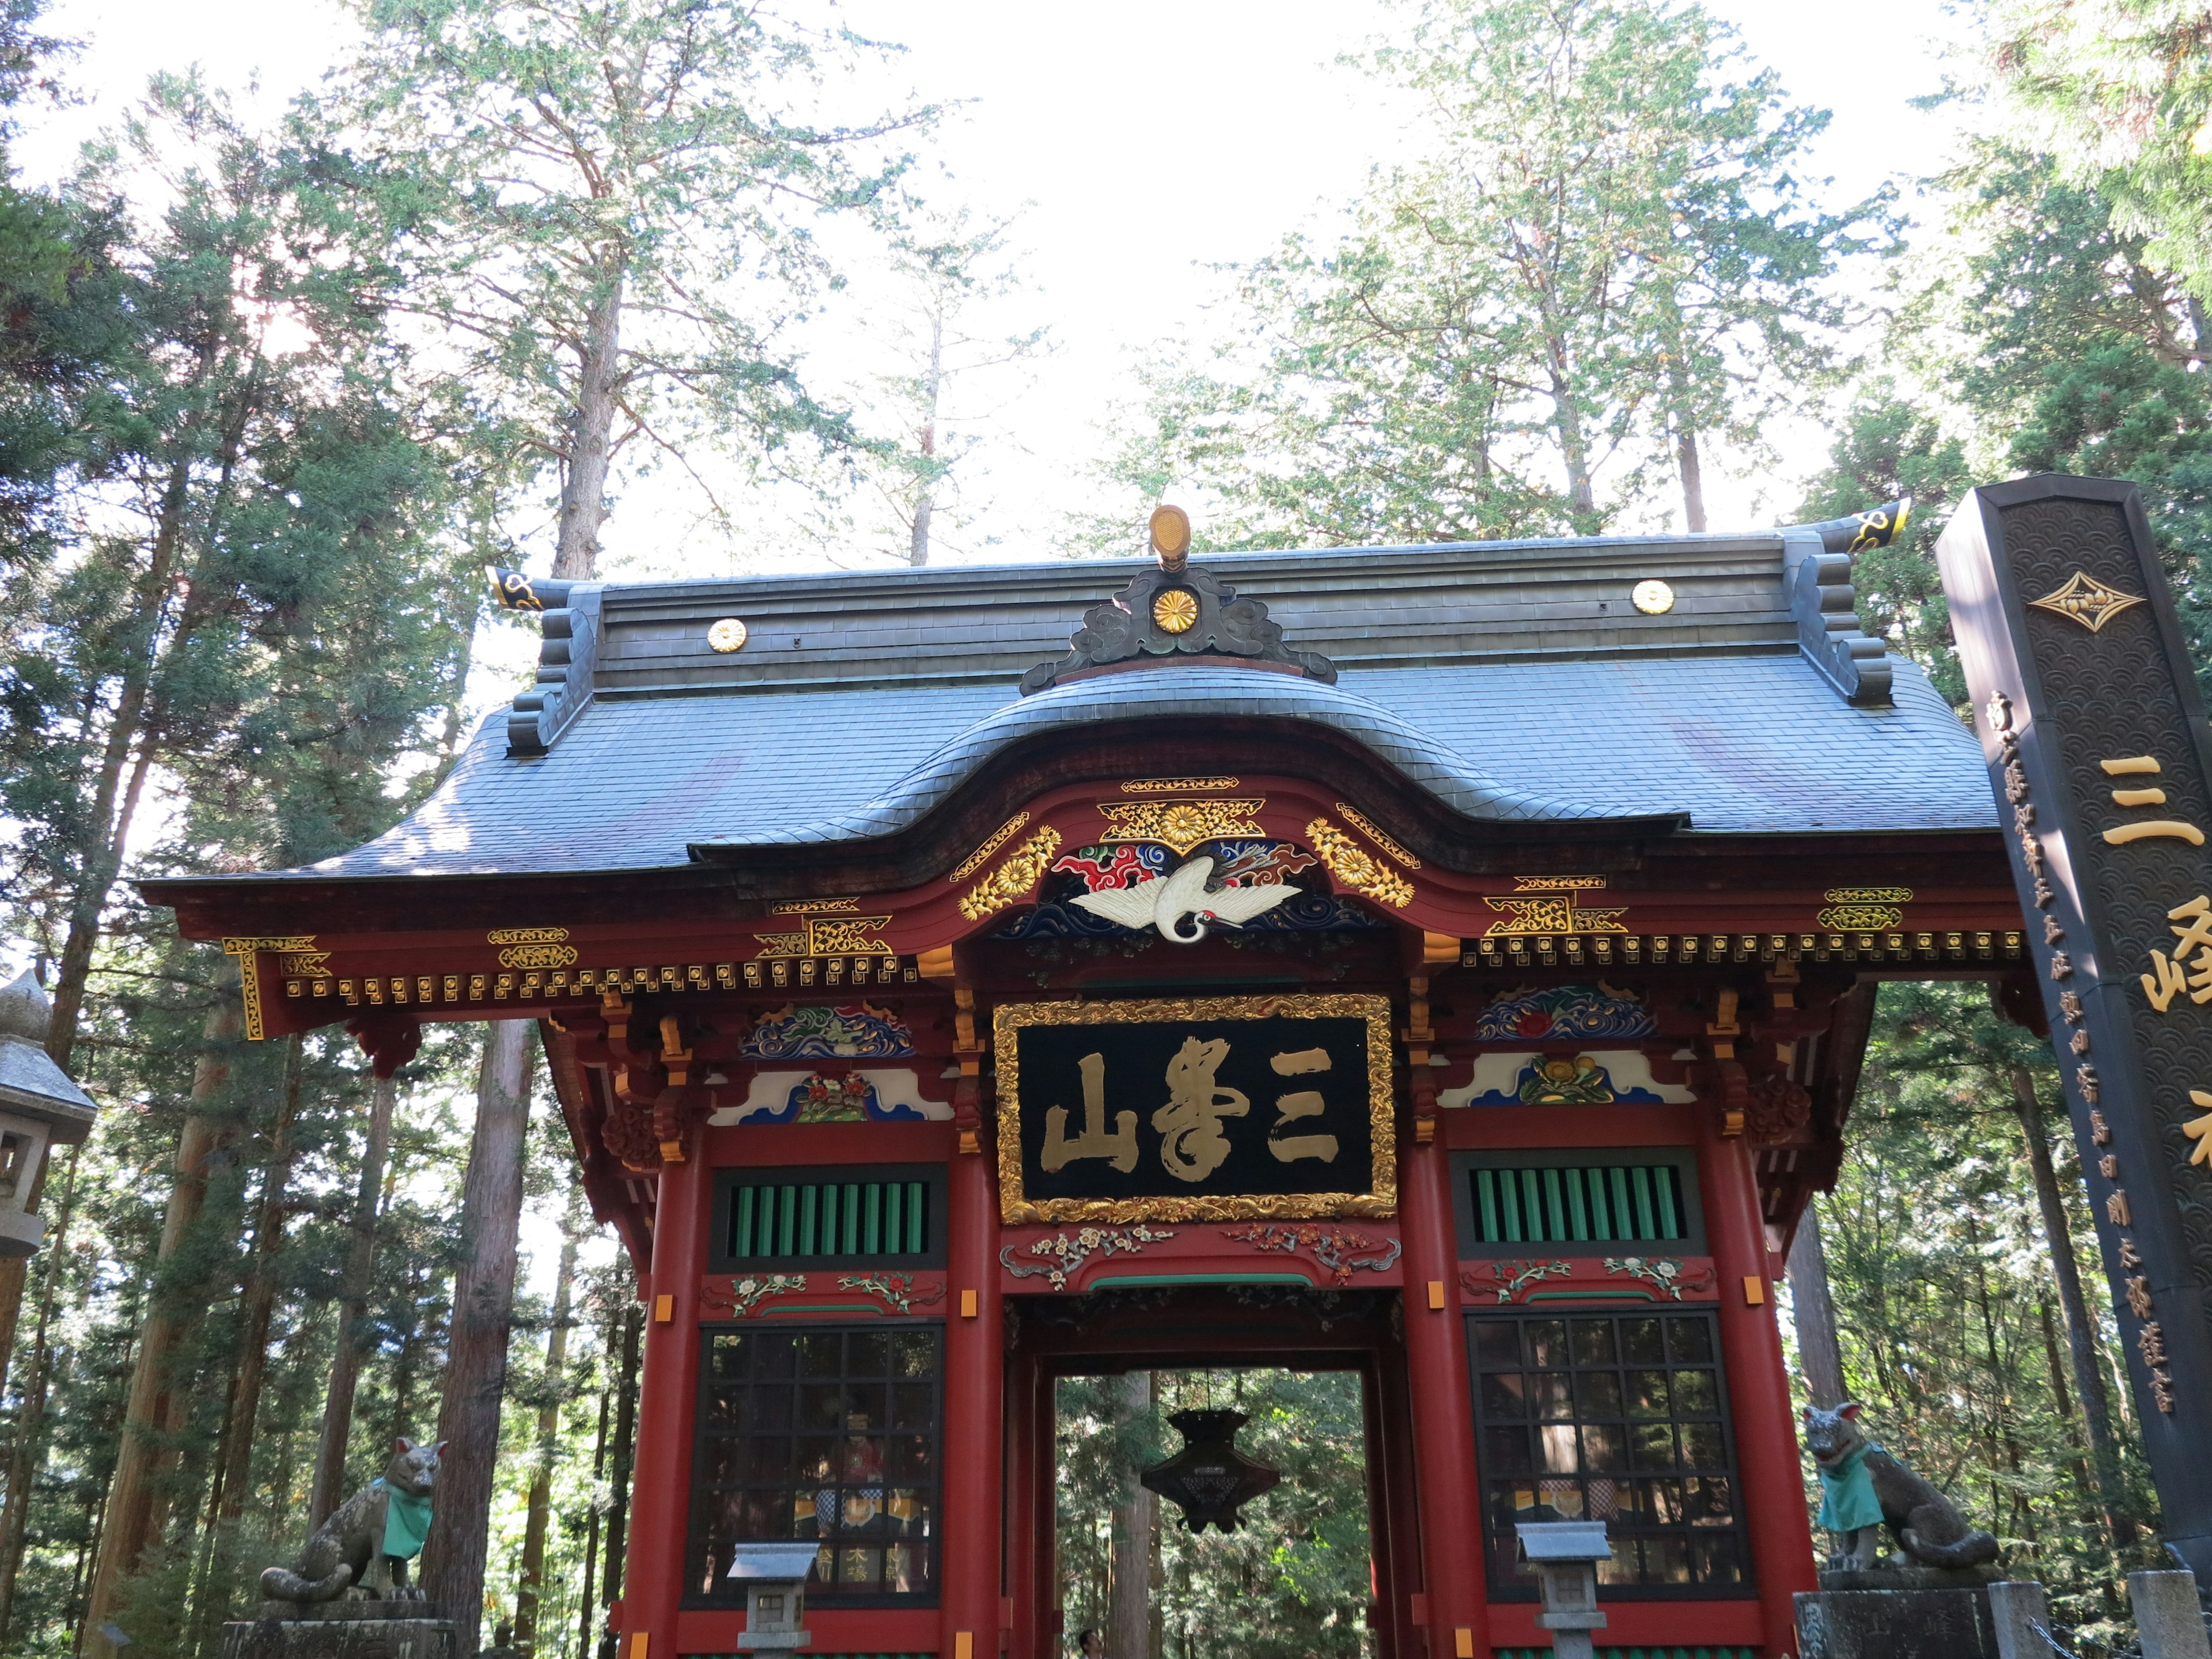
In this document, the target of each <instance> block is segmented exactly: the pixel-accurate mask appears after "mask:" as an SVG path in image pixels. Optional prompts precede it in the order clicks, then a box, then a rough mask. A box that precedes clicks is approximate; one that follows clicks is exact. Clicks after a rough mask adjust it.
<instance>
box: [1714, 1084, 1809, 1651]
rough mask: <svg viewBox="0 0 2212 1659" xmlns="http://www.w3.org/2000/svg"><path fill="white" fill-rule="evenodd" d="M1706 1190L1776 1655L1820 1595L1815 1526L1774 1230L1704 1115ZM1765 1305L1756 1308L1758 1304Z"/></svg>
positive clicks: (1751, 1524) (1752, 1529)
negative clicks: (1771, 1254)
mask: <svg viewBox="0 0 2212 1659" xmlns="http://www.w3.org/2000/svg"><path fill="white" fill-rule="evenodd" d="M1716 1116H1717V1115H1716V1114H1713V1113H1711V1112H1707V1113H1701V1114H1700V1117H1701V1118H1702V1120H1703V1123H1702V1127H1700V1128H1699V1144H1698V1164H1699V1185H1700V1186H1701V1187H1703V1188H1704V1189H1705V1231H1706V1233H1707V1234H1708V1236H1709V1240H1710V1243H1711V1249H1712V1253H1713V1267H1714V1269H1715V1270H1716V1271H1717V1273H1719V1275H1720V1281H1721V1306H1720V1322H1721V1357H1722V1359H1723V1361H1724V1362H1725V1363H1726V1364H1727V1366H1728V1383H1729V1405H1730V1407H1731V1412H1732V1415H1733V1416H1734V1418H1735V1457H1736V1474H1737V1477H1738V1482H1739V1485H1740V1486H1741V1491H1740V1492H1738V1494H1737V1501H1738V1502H1739V1503H1740V1504H1742V1506H1743V1516H1744V1528H1745V1532H1746V1534H1747V1536H1748V1537H1749V1539H1750V1541H1751V1565H1752V1571H1753V1573H1754V1574H1755V1575H1756V1577H1757V1578H1758V1581H1759V1604H1760V1606H1761V1607H1762V1608H1763V1609H1764V1612H1765V1626H1766V1649H1767V1651H1769V1652H1770V1653H1795V1652H1796V1650H1797V1622H1796V1604H1795V1603H1794V1602H1793V1601H1791V1600H1790V1598H1791V1596H1792V1595H1795V1594H1796V1592H1797V1591H1799V1590H1810V1589H1817V1588H1819V1586H1818V1585H1817V1584H1816V1583H1815V1582H1814V1569H1813V1527H1812V1522H1811V1520H1810V1518H1809V1517H1808V1516H1807V1514H1806V1512H1805V1479H1804V1476H1803V1474H1801V1473H1800V1471H1799V1468H1798V1458H1797V1425H1796V1418H1795V1417H1794V1416H1793V1415H1792V1414H1791V1411H1790V1378H1789V1372H1788V1370H1787V1369H1786V1367H1785V1365H1784V1360H1783V1355H1782V1333H1781V1331H1780V1330H1779V1328H1777V1326H1776V1324H1775V1310H1774V1281H1773V1279H1772V1277H1771V1275H1770V1274H1769V1273H1768V1272H1767V1261H1766V1229H1765V1225H1764V1222H1763V1221H1762V1218H1760V1215H1759V1181H1758V1176H1757V1172H1756V1171H1755V1170H1754V1169H1753V1164H1752V1158H1751V1149H1750V1148H1749V1147H1747V1146H1745V1145H1744V1143H1743V1140H1742V1139H1741V1137H1740V1136H1738V1137H1724V1136H1723V1135H1721V1134H1720V1133H1718V1128H1719V1126H1718V1124H1717V1121H1715V1120H1716ZM1753 1297H1756V1298H1757V1299H1756V1300H1755V1301H1754V1300H1753Z"/></svg>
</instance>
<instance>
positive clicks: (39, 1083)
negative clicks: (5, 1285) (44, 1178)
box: [0, 969, 98, 1256]
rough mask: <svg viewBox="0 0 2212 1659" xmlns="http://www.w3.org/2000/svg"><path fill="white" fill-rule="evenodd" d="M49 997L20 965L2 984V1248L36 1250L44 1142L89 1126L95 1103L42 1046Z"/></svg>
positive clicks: (7, 1252) (65, 1142) (41, 1228)
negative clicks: (9, 982)
mask: <svg viewBox="0 0 2212 1659" xmlns="http://www.w3.org/2000/svg"><path fill="white" fill-rule="evenodd" d="M52 1012H53V1004H52V1002H50V1001H48V1000H46V991H45V990H44V989H43V988H42V987H40V984H39V981H38V976H37V975H34V974H33V973H32V972H31V971H30V970H29V969H25V970H24V971H23V972H22V973H21V974H20V975H17V976H16V979H15V983H14V984H12V985H10V986H9V987H6V988H5V989H4V990H0V1256H26V1255H33V1254H35V1253H36V1252H37V1250H38V1248H39V1241H40V1238H41V1237H43V1236H44V1235H45V1232H46V1223H45V1222H43V1221H41V1220H40V1219H39V1218H38V1217H37V1216H36V1215H34V1214H33V1213H32V1212H31V1206H32V1205H33V1204H34V1203H35V1202H36V1201H37V1200H38V1194H39V1187H40V1181H39V1176H40V1172H41V1171H42V1170H44V1168H45V1167H46V1150H47V1148H48V1147H49V1146H52V1145H55V1144H59V1145H61V1146H74V1145H76V1143H77V1142H78V1141H81V1140H82V1139H84V1138H85V1137H86V1136H87V1135H88V1134H90V1133H92V1120H93V1117H94V1115H95V1113H96V1112H97V1111H98V1108H97V1107H95V1106H94V1104H93V1103H92V1097H90V1096H89V1095H88V1094H86V1093H85V1091H83V1090H82V1089H80V1088H78V1087H77V1086H76V1084H74V1083H72V1082H70V1079H69V1074H68V1073H66V1072H64V1071H63V1070H62V1068H61V1067H60V1066H57V1065H55V1064H54V1062H53V1061H52V1060H51V1059H49V1058H48V1057H47V1054H46V1021H47V1019H48V1018H49V1017H50V1016H51V1015H52Z"/></svg>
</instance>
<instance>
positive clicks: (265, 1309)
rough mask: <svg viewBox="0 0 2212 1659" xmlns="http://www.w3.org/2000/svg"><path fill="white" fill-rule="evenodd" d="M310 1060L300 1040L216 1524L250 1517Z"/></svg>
mask: <svg viewBox="0 0 2212 1659" xmlns="http://www.w3.org/2000/svg"><path fill="white" fill-rule="evenodd" d="M305 1071H306V1054H305V1052H304V1045H303V1042H302V1040H301V1038H300V1037H299V1036H294V1037H292V1039H291V1040H290V1042H289V1044H288V1045H287V1049H286V1053H285V1055H284V1094H283V1100H282V1101H281V1102H280V1103H279V1104H278V1106H277V1109H276V1124H275V1125H274V1127H272V1128H271V1130H270V1137H269V1169H268V1171H267V1173H265V1174H264V1176H262V1182H261V1208H260V1212H259V1214H258V1215H257V1216H256V1217H255V1218H254V1222H253V1270H252V1274H251V1276H250V1277H249V1278H248V1279H247V1281H246V1334H245V1339H244V1340H242V1341H241V1342H240V1344H239V1357H238V1371H237V1378H238V1387H237V1395H236V1400H235V1403H234V1406H233V1407H232V1409H231V1413H230V1431H229V1436H228V1441H227V1443H225V1445H224V1447H223V1455H222V1462H221V1464H220V1465H219V1466H218V1467H217V1468H216V1493H217V1498H216V1509H215V1515H216V1519H217V1520H218V1521H236V1520H237V1519H238V1518H239V1516H241V1515H243V1514H245V1513H246V1492H247V1491H248V1490H249V1489H250V1487H251V1486H252V1469H253V1439H254V1429H255V1427H256V1425H257V1423H258V1419H259V1418H260V1415H261V1381H262V1378H263V1377H264V1376H265V1375H266V1374H267V1371H268V1365H269V1322H270V1319H271V1318H272V1317H273V1316H275V1314H276V1255H277V1252H278V1251H280V1250H282V1249H283V1248H284V1220H285V1202H286V1200H287V1198H288V1197H289V1192H288V1190H287V1189H288V1188H289V1184H290V1182H291V1176H292V1120H293V1118H294V1117H295V1115H297V1113H298V1112H299V1109H300V1090H301V1085H302V1083H303V1082H304V1080H305V1079H304V1075H303V1074H304V1073H305Z"/></svg>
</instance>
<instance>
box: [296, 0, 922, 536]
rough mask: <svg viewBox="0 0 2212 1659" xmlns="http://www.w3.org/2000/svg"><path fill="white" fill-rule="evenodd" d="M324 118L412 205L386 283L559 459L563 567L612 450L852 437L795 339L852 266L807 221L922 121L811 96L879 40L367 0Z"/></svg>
mask: <svg viewBox="0 0 2212 1659" xmlns="http://www.w3.org/2000/svg"><path fill="white" fill-rule="evenodd" d="M358 11H359V14H360V16H361V19H362V22H363V23H364V25H366V27H368V31H369V41H368V46H367V48H366V50H365V51H364V52H363V53H362V55H361V56H360V57H359V58H357V60H356V62H355V63H354V64H351V65H350V66H349V68H348V70H346V71H345V72H344V74H343V76H341V77H340V84H339V87H338V88H337V95H336V96H335V97H334V98H333V99H332V100H331V101H330V103H329V106H328V118H329V119H330V120H331V122H332V123H333V124H334V125H335V126H336V128H337V130H338V131H340V132H342V133H343V134H345V135H346V136H347V137H349V139H351V140H353V141H355V142H357V143H359V144H360V145H361V146H362V149H364V151H365V153H366V155H368V158H370V159H369V161H368V171H369V173H370V174H371V175H373V178H374V192H375V194H376V196H377V198H378V200H379V202H380V208H381V210H382V211H383V212H385V213H386V214H388V215H389V216H391V217H392V220H393V221H394V222H396V223H397V224H398V225H400V226H401V227H403V228H404V234H402V235H401V237H400V239H399V240H398V242H397V244H396V246H395V253H396V257H397V258H398V259H399V260H400V262H401V264H402V267H403V269H404V272H405V277H406V282H405V286H404V295H402V297H401V299H400V301H399V302H400V303H401V304H402V305H403V306H404V307H405V308H406V309H407V310H408V311H410V313H414V314H415V315H416V316H417V317H419V318H420V319H422V320H423V321H424V322H426V323H427V324H428V325H432V329H433V332H432V333H431V335H430V338H433V339H435V341H436V343H437V345H438V348H439V349H441V350H443V351H447V352H453V353H458V354H459V355H458V357H457V358H456V359H455V360H453V361H451V362H449V364H448V368H449V370H450V372H453V373H455V374H463V375H465V376H467V377H468V378H469V379H470V380H472V381H473V382H474V383H475V384H477V385H478V386H482V387H484V388H485V389H486V390H487V392H489V395H491V396H492V397H494V398H495V400H496V402H497V404H498V407H499V409H500V410H501V413H502V415H503V416H505V417H506V418H507V421H508V422H510V435H511V441H512V442H513V445H514V446H515V448H516V454H515V459H516V461H517V463H518V465H521V466H522V467H523V468H524V469H525V470H526V471H528V472H529V473H531V474H533V475H536V476H538V477H541V478H543V479H545V480H547V481H549V482H555V483H557V487H558V491H559V495H560V497H561V515H562V519H561V542H560V553H559V556H558V560H557V563H558V566H559V568H557V570H556V574H560V575H562V576H588V575H590V574H592V570H593V567H594V562H595V560H596V556H597V551H598V534H599V526H600V523H601V521H602V520H603V518H604V517H605V513H606V512H607V510H608V493H609V491H610V490H611V489H613V488H615V481H616V474H615V472H614V471H613V469H615V468H616V467H617V465H618V464H620V463H621V461H622V458H623V454H624V452H625V451H627V450H629V448H630V447H631V446H632V445H633V444H635V443H637V442H638V441H640V440H642V441H643V443H642V445H641V448H642V449H643V450H645V451H646V452H647V459H644V460H642V461H640V462H638V463H636V465H638V466H639V467H641V468H647V467H650V466H651V465H654V464H656V463H665V464H669V465H674V466H676V467H678V469H680V470H682V471H684V472H685V473H686V474H687V475H688V476H689V477H691V478H692V479H693V480H694V481H695V482H697V483H700V484H701V486H702V488H703V489H706V499H707V501H708V506H709V507H710V508H711V509H712V511H713V512H714V513H716V514H718V515H719V514H720V513H721V504H720V501H719V500H718V499H717V498H716V496H715V495H714V490H713V489H712V487H711V485H710V484H709V483H708V479H707V477H706V475H705V474H704V473H703V472H702V470H701V465H700V463H701V461H702V460H703V459H704V455H705V452H707V451H708V450H711V449H718V448H719V449H720V450H721V451H722V452H723V453H724V454H725V456H726V459H731V460H732V461H734V462H735V463H737V464H738V465H740V466H741V467H743V468H745V469H747V470H755V469H762V468H767V467H769V466H772V465H775V464H776V463H777V457H778V455H779V453H780V452H781V451H783V450H784V449H785V448H786V447H788V446H791V445H793V444H794V443H795V442H799V441H802V440H804V441H811V443H812V444H814V445H815V446H817V447H820V446H828V447H831V448H833V449H842V448H848V447H851V446H852V445H853V444H854V441H855V440H854V434H853V431H852V428H851V426H850V423H849V421H848V417H847V416H846V415H845V414H844V413H843V412H842V411H840V410H832V409H830V408H829V407H827V406H825V405H824V404H822V403H820V402H818V401H817V399H816V398H815V397H814V396H813V394H812V393H811V392H810V391H809V390H808V388H807V386H805V383H804V382H803V381H802V380H801V378H800V375H799V368H798V365H797V362H796V361H795V357H794V355H793V347H792V346H791V345H790V344H789V343H787V338H786V337H787V334H788V333H789V331H790V329H791V327H792V325H793V324H795V323H797V322H798V321H799V320H801V319H803V318H804V316H805V313H806V309H807V307H808V306H809V305H810V304H811V301H812V299H813V297H814V296H815V295H817V294H818V293H820V292H821V291H823V289H827V288H829V287H831V286H834V285H835V284H836V283H838V282H839V281H840V280H841V279H840V276H839V275H838V272H837V270H836V268H835V265H834V264H833V262H832V260H831V259H830V258H829V256H828V254H827V253H825V252H824V251H823V245H822V242H821V240H820V239H819V237H818V235H817V226H818V225H819V224H820V223H821V222H823V220H825V219H827V218H829V216H838V215H852V214H861V215H867V214H870V213H872V212H873V211H874V210H876V208H877V205H878V202H879V199H880V198H881V197H882V195H883V193H884V190H885V188H886V187H887V185H889V184H890V181H891V180H893V179H896V177H897V176H898V174H899V173H901V172H902V170H903V167H904V166H905V161H906V158H905V157H904V156H903V155H900V154H898V153H896V151H894V150H892V149H890V148H889V146H888V145H887V144H886V143H885V142H884V141H886V140H888V139H890V138H893V137H895V136H896V135H899V134H901V133H902V132H903V131H906V130H907V129H909V128H912V127H915V126H917V125H921V124H923V123H924V122H926V120H927V117H928V113H929V112H927V111H921V112H895V113H891V114H888V115H885V116H883V117H881V118H875V119H872V120H868V121H865V122H861V123H858V124H842V123H838V122H835V121H824V120H821V119H818V118H816V116H815V115H814V114H813V113H811V112H810V110H809V108H808V107H807V106H808V105H809V103H810V101H811V94H814V93H816V92H817V90H818V88H819V86H820V83H821V81H822V78H823V74H824V72H825V70H827V69H828V68H829V67H832V66H839V65H842V64H844V63H846V62H848V61H849V60H850V59H852V58H854V56H855V55H857V54H862V53H867V52H872V51H873V48H872V46H870V43H867V42H865V41H862V40H860V39H859V38H858V37H856V36H854V35H851V34H849V33H846V32H844V31H842V30H838V29H817V28H811V27H802V26H799V25H796V24H789V23H786V22H784V21H781V20H780V19H778V18H776V17H775V16H774V15H773V14H770V13H768V12H765V11H763V9H761V8H759V7H757V6H755V5H751V4H748V3H744V0H592V3H589V4H586V5H581V6H578V5H549V4H545V3H542V0H434V3H429V4H422V3H416V0H360V3H359V5H358Z"/></svg>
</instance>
